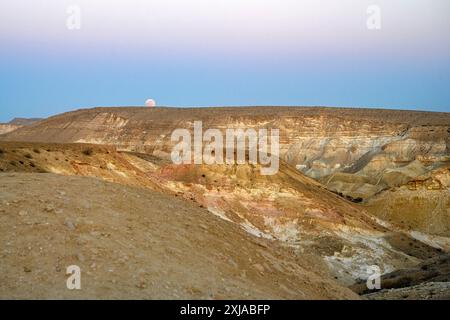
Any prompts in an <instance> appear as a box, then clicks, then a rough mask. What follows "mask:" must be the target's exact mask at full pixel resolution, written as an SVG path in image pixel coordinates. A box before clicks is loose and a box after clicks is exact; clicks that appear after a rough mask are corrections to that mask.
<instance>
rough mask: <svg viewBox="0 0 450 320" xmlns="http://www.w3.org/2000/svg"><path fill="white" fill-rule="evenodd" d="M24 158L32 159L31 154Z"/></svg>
mask: <svg viewBox="0 0 450 320" xmlns="http://www.w3.org/2000/svg"><path fill="white" fill-rule="evenodd" d="M25 158H27V159H33V156H32V155H31V154H29V153H27V154H26V155H25Z"/></svg>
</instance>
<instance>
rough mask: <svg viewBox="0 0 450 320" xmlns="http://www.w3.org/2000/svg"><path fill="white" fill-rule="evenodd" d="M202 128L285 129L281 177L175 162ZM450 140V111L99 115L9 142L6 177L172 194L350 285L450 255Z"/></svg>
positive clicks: (50, 123)
mask: <svg viewBox="0 0 450 320" xmlns="http://www.w3.org/2000/svg"><path fill="white" fill-rule="evenodd" d="M194 121H202V123H203V130H206V129H208V128H215V129H220V130H225V129H227V128H241V129H248V128H253V129H260V128H266V129H278V130H279V132H280V152H281V154H280V157H281V159H280V166H279V171H278V172H277V174H275V175H273V176H263V175H261V174H260V170H259V167H258V165H251V164H248V163H246V164H244V165H205V164H201V165H174V164H173V163H172V161H171V159H170V152H171V151H172V148H173V146H174V143H173V142H171V134H172V132H173V131H174V130H175V129H181V128H186V129H189V130H191V132H192V129H193V124H194ZM449 135H450V114H448V113H427V112H413V111H393V110H355V109H331V108H284V107H258V108H257V107H255V108H194V109H176V108H151V109H150V108H132V107H130V108H96V109H90V110H79V111H74V112H69V113H66V114H62V115H57V116H54V117H51V118H49V119H46V120H43V121H40V122H39V123H35V124H32V125H30V126H27V127H23V128H20V129H18V130H15V131H14V132H11V133H9V134H5V135H3V136H2V137H0V140H3V142H1V143H0V149H1V150H2V153H1V154H0V169H1V171H31V172H40V171H44V172H52V173H58V174H64V175H80V176H94V177H98V178H102V179H104V180H108V181H112V182H116V183H119V184H125V185H133V186H140V187H144V188H148V189H152V190H157V191H162V192H163V193H166V194H171V195H173V196H174V197H179V198H183V199H184V200H186V201H188V202H192V203H194V204H195V205H196V206H199V207H202V208H204V209H207V210H208V211H209V212H210V213H212V214H214V215H217V216H219V217H220V218H222V219H224V220H227V221H231V222H233V223H234V224H236V225H238V226H240V228H242V229H244V230H245V231H247V232H248V233H251V234H253V235H255V236H257V237H259V238H269V239H273V240H278V241H281V242H283V243H285V244H286V245H288V246H290V247H291V248H294V250H296V251H297V252H301V254H305V255H311V256H314V257H317V256H319V257H320V258H321V260H320V261H321V263H323V264H325V265H326V266H328V268H329V270H330V272H331V274H332V277H334V278H335V279H337V280H338V281H339V282H341V283H343V284H346V285H348V284H351V283H353V282H354V281H355V279H363V278H364V277H365V276H367V274H366V269H365V266H367V265H373V264H376V265H379V266H381V268H382V270H383V272H390V271H393V270H397V269H399V268H403V267H409V266H411V265H414V264H417V263H418V261H420V260H421V259H426V258H429V257H430V256H433V255H435V254H439V252H441V251H448V250H450V238H449V236H450V234H449V232H448V230H450V220H448V216H449V211H448V210H449V207H450V205H449V202H448V201H449V199H448V189H449V181H450V175H449V173H450V171H449V167H450V164H449V157H450V153H449V150H450V138H449ZM17 141H25V142H26V143H20V142H17ZM39 142H45V144H44V143H39ZM49 143H55V144H49ZM56 143H59V144H56ZM86 143H88V144H94V145H96V146H94V145H86ZM89 150H90V151H89ZM29 156H31V158H30V157H29ZM31 159H32V160H31ZM355 202H356V203H355ZM405 243H410V245H409V246H408V245H405Z"/></svg>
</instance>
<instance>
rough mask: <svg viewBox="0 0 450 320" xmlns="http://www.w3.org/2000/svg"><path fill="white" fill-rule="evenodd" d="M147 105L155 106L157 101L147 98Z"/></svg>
mask: <svg viewBox="0 0 450 320" xmlns="http://www.w3.org/2000/svg"><path fill="white" fill-rule="evenodd" d="M145 105H146V106H147V107H154V106H156V101H155V100H153V99H147V100H145Z"/></svg>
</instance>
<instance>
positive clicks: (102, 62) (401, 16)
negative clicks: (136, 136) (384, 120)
mask: <svg viewBox="0 0 450 320" xmlns="http://www.w3.org/2000/svg"><path fill="white" fill-rule="evenodd" d="M373 4H375V5H377V6H378V7H379V8H380V17H381V20H380V21H381V29H379V30H369V29H368V28H367V26H366V22H367V19H368V17H369V15H368V14H367V12H366V10H367V8H368V6H369V5H373ZM70 5H76V6H77V7H78V8H80V18H81V25H80V29H79V30H69V29H68V28H67V27H66V22H67V19H68V17H69V16H70V13H68V12H67V11H66V10H67V8H68V7H69V6H70ZM449 9H450V2H449V1H448V0H389V1H375V0H373V1H366V0H341V1H333V0H321V1H318V0H303V1H293V0H259V1H256V0H240V1H238V0H227V1H222V0H191V1H182V0H164V1H163V0H153V1H139V0H129V1H124V0H110V1H106V0H97V1H92V0H91V1H87V0H83V1H64V0H53V1H52V0H36V1H29V0H28V1H25V0H15V1H11V0H4V1H2V2H1V3H0V43H1V50H0V88H1V89H0V90H1V91H0V110H1V112H0V121H8V120H10V119H11V118H13V117H45V116H49V115H53V114H56V113H60V112H64V111H69V110H73V109H78V108H85V107H94V106H110V105H112V106H118V105H143V104H144V101H145V100H146V99H147V98H154V99H155V100H156V101H157V103H158V104H159V105H168V106H223V105H233V106H239V105H327V106H355V107H385V108H400V109H418V110H430V111H449V112H450V90H449V88H450V36H449V31H450V19H449V14H450V10H449Z"/></svg>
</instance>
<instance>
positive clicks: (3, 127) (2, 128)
mask: <svg viewBox="0 0 450 320" xmlns="http://www.w3.org/2000/svg"><path fill="white" fill-rule="evenodd" d="M39 120H41V119H39V118H30V119H28V118H14V119H13V120H11V121H10V122H7V123H0V135H2V134H5V133H8V132H12V131H14V130H17V129H19V128H22V127H23V126H29V125H30V124H33V123H35V122H37V121H39Z"/></svg>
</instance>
